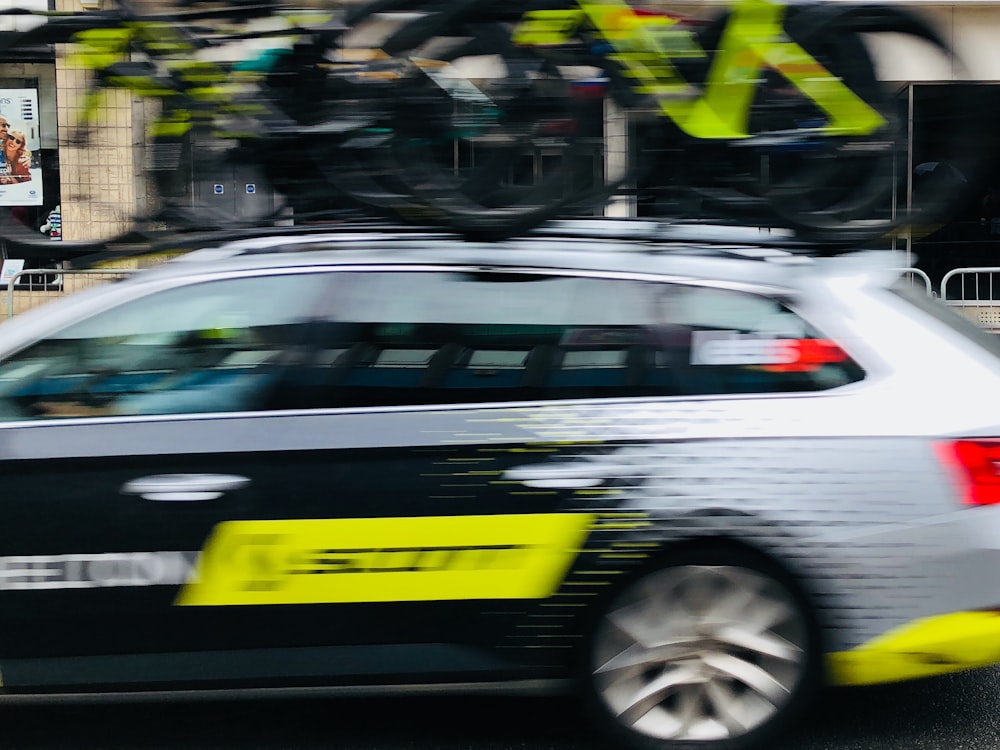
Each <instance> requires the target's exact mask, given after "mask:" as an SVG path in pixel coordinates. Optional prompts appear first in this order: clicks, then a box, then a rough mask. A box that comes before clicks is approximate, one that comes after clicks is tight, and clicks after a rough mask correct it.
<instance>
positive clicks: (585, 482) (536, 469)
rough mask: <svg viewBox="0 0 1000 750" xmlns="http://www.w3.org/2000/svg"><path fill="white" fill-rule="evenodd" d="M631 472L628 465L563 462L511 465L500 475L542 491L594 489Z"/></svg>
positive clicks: (632, 471)
mask: <svg viewBox="0 0 1000 750" xmlns="http://www.w3.org/2000/svg"><path fill="white" fill-rule="evenodd" d="M633 473H634V470H631V469H630V468H629V467H628V466H621V465H617V464H602V463H585V462H582V461H581V462H580V463H562V464H548V465H543V466H538V465H533V464H529V465H527V466H514V467H513V468H510V469H507V471H505V472H504V473H503V478H504V479H512V480H514V481H516V482H520V483H521V484H523V485H525V486H527V487H539V488H544V489H562V490H576V489H584V488H586V487H596V486H597V485H599V484H603V483H604V482H606V481H607V480H609V479H614V478H616V477H622V476H629V475H631V474H633Z"/></svg>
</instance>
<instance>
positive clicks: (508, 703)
mask: <svg viewBox="0 0 1000 750" xmlns="http://www.w3.org/2000/svg"><path fill="white" fill-rule="evenodd" d="M998 705H1000V668H991V669H986V670H981V671H979V672H974V673H967V674H962V675H953V676H949V677H944V678H938V679H934V680H928V681H923V682H914V683H905V684H900V685H891V686H882V687H876V688H864V689H850V690H834V691H829V692H827V693H826V694H824V695H823V696H822V699H821V701H820V703H819V705H818V706H817V708H816V710H815V711H814V712H813V713H812V715H810V716H809V717H807V719H806V721H804V722H803V724H802V725H801V726H800V727H799V728H797V729H796V730H795V731H794V733H792V735H791V736H789V737H788V738H787V740H786V741H785V742H783V743H782V744H780V745H778V746H775V747H773V748H769V749H768V750H896V749H898V750H996V749H997V748H998V747H1000V710H998ZM602 747H603V746H602V745H601V743H600V742H599V740H598V739H597V738H595V737H594V735H593V733H592V731H591V729H590V727H589V726H588V725H587V724H586V722H584V721H582V720H581V718H580V716H579V714H578V713H577V712H576V709H575V706H574V704H573V703H571V702H570V701H568V700H563V699H537V698H535V699H527V698H509V697H506V698H487V697H462V698H442V697H433V698H432V697H416V698H414V697H408V698H375V699H354V698H352V699H343V698H337V699H308V700H302V699H295V700H292V699H261V700H252V701H242V702H236V701H219V702H215V701H213V702H170V703H154V704H149V703H127V704H122V703H117V704H100V705H90V704H87V705H80V704H72V705H46V706H41V705H24V704H18V705H11V704H8V705H6V706H3V707H2V708H0V748H11V749H12V750H31V749H34V748H46V749H47V750H48V749H55V748H59V750H64V749H65V750H146V749H149V748H156V749H157V750H160V749H163V750H166V749H167V748H169V749H170V750H209V749H211V750H230V749H232V750H235V749H236V748H239V750H314V749H315V750H318V749H319V748H324V749H325V750H326V749H331V748H332V749H335V750H599V749H600V748H602Z"/></svg>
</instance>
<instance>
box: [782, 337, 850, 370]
mask: <svg viewBox="0 0 1000 750" xmlns="http://www.w3.org/2000/svg"><path fill="white" fill-rule="evenodd" d="M773 347H774V352H775V355H776V357H777V358H778V359H780V360H781V361H780V362H779V363H777V364H773V365H766V366H765V367H764V368H763V369H765V370H767V371H768V372H810V371H811V370H818V369H819V368H820V366H821V365H827V364H837V363H839V362H844V361H846V360H847V352H845V351H844V350H843V349H841V348H840V347H839V346H838V345H837V344H836V343H835V342H833V341H829V340H827V339H775V340H774V343H773Z"/></svg>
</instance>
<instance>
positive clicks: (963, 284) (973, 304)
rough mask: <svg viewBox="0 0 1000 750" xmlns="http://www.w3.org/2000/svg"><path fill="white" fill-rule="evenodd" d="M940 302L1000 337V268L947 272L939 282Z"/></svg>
mask: <svg viewBox="0 0 1000 750" xmlns="http://www.w3.org/2000/svg"><path fill="white" fill-rule="evenodd" d="M941 301H942V302H944V303H945V304H946V305H949V306H950V307H952V308H954V309H955V310H956V311H957V312H960V313H961V314H962V315H964V316H965V317H967V318H968V319H969V320H971V321H972V322H973V323H976V324H978V325H979V326H981V327H982V328H985V329H986V330H987V331H990V332H992V333H1000V267H997V266H982V267H976V268H956V269H954V270H952V271H949V272H948V273H946V274H945V275H944V278H943V279H941Z"/></svg>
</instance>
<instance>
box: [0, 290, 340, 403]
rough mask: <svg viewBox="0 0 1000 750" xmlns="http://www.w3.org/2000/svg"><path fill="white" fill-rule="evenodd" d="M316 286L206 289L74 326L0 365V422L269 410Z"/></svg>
mask: <svg viewBox="0 0 1000 750" xmlns="http://www.w3.org/2000/svg"><path fill="white" fill-rule="evenodd" d="M324 278H327V277H325V276H324V275H323V274H299V275H284V276H269V277H254V278H239V279H225V280H217V281H208V282H203V283H198V284H192V285H189V286H185V287H181V288H175V289H170V290H167V291H163V292H159V293H155V294H151V295H149V296H148V297H144V298H141V299H137V300H133V301H130V302H128V303H125V304H122V305H120V306H118V307H116V308H114V309H111V310H107V311H105V312H102V313H99V314H97V315H94V316H93V317H90V318H87V319H84V320H81V321H79V322H78V323H75V324H73V325H71V326H69V327H67V328H65V329H63V330H61V331H59V332H58V333H55V334H53V335H51V336H49V337H47V338H45V339H43V340H42V341H39V342H38V343H36V344H34V345H32V346H29V347H28V348H26V349H24V350H22V351H20V352H18V353H17V354H15V355H13V356H11V357H9V358H7V359H6V360H4V361H3V362H0V418H3V419H12V418H24V417H67V416H90V415H137V414H180V413H195V412H209V411H241V410H248V409H257V408H269V396H270V395H271V394H272V393H273V391H274V388H275V386H276V383H277V381H278V379H279V378H280V376H281V373H282V372H283V369H284V368H283V365H284V362H285V361H286V360H287V359H288V355H289V354H290V353H291V352H292V351H294V350H295V349H296V348H297V347H299V346H300V345H301V344H302V342H303V340H304V336H305V329H306V325H307V323H308V320H309V315H310V313H311V311H312V309H313V307H314V306H315V305H316V303H317V300H318V298H319V295H320V293H321V291H322V285H323V282H324Z"/></svg>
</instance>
